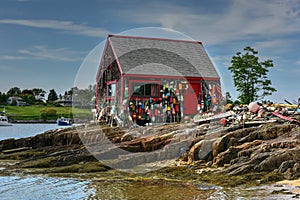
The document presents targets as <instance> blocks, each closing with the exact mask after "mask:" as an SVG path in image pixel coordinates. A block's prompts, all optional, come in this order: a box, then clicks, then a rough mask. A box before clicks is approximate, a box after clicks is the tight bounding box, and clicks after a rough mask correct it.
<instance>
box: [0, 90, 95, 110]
mask: <svg viewBox="0 0 300 200" xmlns="http://www.w3.org/2000/svg"><path fill="white" fill-rule="evenodd" d="M95 87H96V86H95V85H93V86H92V85H89V86H88V88H86V89H79V88H77V87H73V88H71V89H70V90H68V91H65V92H64V94H59V95H58V94H57V93H56V91H55V89H50V90H49V93H48V96H46V94H47V92H46V91H45V90H43V89H42V88H33V89H23V90H21V88H19V87H12V88H10V89H9V90H8V91H7V92H6V93H3V92H1V91H0V105H7V104H8V103H7V101H8V99H9V98H10V97H21V98H22V100H23V101H24V102H26V105H38V104H41V105H48V104H53V105H55V102H57V100H65V99H68V100H71V101H72V99H73V96H74V97H76V101H77V105H79V106H80V107H86V105H88V104H90V102H91V101H92V99H93V97H94V96H95ZM46 97H47V98H46Z"/></svg>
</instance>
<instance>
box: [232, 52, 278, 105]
mask: <svg viewBox="0 0 300 200" xmlns="http://www.w3.org/2000/svg"><path fill="white" fill-rule="evenodd" d="M244 51H245V52H244V54H242V53H241V52H237V53H236V55H235V56H233V57H232V60H231V66H230V67H228V69H229V70H230V71H231V73H232V74H233V81H234V86H235V87H236V90H237V91H238V92H239V93H240V95H239V96H238V98H239V100H240V101H241V103H245V104H248V103H250V102H252V101H256V100H262V99H263V98H264V97H265V96H268V95H271V94H272V93H273V92H276V89H275V88H273V87H272V86H271V85H272V83H271V80H270V79H268V76H267V73H268V72H269V70H268V68H270V67H273V61H272V60H266V61H262V62H260V61H259V58H258V56H257V54H258V52H257V51H255V50H254V49H253V48H251V47H249V46H248V47H245V48H244Z"/></svg>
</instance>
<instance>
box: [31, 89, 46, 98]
mask: <svg viewBox="0 0 300 200" xmlns="http://www.w3.org/2000/svg"><path fill="white" fill-rule="evenodd" d="M32 92H33V94H34V96H41V97H44V96H45V94H46V91H44V90H43V89H41V88H33V89H32Z"/></svg>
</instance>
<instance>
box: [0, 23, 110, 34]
mask: <svg viewBox="0 0 300 200" xmlns="http://www.w3.org/2000/svg"><path fill="white" fill-rule="evenodd" d="M0 24H14V25H20V26H28V27H34V28H46V29H55V30H61V31H66V32H68V33H69V34H76V35H84V36H92V37H103V36H106V34H107V33H108V31H107V30H106V29H103V28H96V27H90V26H87V25H84V24H75V23H74V22H71V21H58V20H29V19H1V20H0Z"/></svg>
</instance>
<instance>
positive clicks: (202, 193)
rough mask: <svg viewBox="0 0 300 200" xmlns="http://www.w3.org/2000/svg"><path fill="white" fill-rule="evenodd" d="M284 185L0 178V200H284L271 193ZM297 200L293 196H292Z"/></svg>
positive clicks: (33, 177)
mask: <svg viewBox="0 0 300 200" xmlns="http://www.w3.org/2000/svg"><path fill="white" fill-rule="evenodd" d="M285 189H286V190H287V191H288V190H291V189H292V188H288V187H286V186H280V187H278V186H274V185H273V186H259V187H250V188H242V187H236V188H222V187H216V186H208V185H205V184H203V185H200V184H196V185H194V184H191V183H179V182H172V181H163V180H144V181H140V180H139V181H128V180H109V179H108V180H81V179H74V178H53V177H46V176H0V199H1V200H15V199H22V200H40V199H43V200H48V199H49V200H54V199H57V200H60V199H62V200H69V199H70V200H71V199H72V200H73V199H74V200H81V199H103V200H157V199H159V200H183V199H184V200H202V199H211V200H229V199H230V200H231V199H232V200H248V199H251V200H261V199H265V200H288V199H295V195H291V194H274V191H278V190H285ZM296 199H297V197H296Z"/></svg>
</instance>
